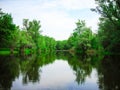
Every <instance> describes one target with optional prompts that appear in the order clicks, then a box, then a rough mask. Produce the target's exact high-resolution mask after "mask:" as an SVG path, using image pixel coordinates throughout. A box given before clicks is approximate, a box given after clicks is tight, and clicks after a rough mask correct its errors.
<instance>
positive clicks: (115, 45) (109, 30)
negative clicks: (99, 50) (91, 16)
mask: <svg viewBox="0 0 120 90" xmlns="http://www.w3.org/2000/svg"><path fill="white" fill-rule="evenodd" d="M95 1H96V3H97V4H98V6H97V7H96V9H92V10H93V11H96V12H98V13H99V14H101V18H100V24H99V31H98V36H99V41H100V43H101V45H102V46H103V48H104V50H105V51H108V52H120V1H119V0H95Z"/></svg>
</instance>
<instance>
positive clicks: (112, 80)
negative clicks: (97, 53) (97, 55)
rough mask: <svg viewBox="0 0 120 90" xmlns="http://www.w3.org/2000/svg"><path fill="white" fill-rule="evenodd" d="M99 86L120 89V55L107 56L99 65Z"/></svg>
mask: <svg viewBox="0 0 120 90" xmlns="http://www.w3.org/2000/svg"><path fill="white" fill-rule="evenodd" d="M98 78H99V81H98V83H99V88H100V89H101V90H120V56H117V55H112V56H106V57H105V58H104V59H103V60H102V62H101V63H100V64H99V67H98Z"/></svg>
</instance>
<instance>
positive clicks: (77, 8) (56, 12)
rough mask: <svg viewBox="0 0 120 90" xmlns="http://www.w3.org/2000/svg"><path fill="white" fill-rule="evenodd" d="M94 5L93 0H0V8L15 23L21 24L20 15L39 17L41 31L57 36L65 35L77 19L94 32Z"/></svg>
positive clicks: (71, 29) (59, 38) (95, 26)
mask: <svg viewBox="0 0 120 90" xmlns="http://www.w3.org/2000/svg"><path fill="white" fill-rule="evenodd" d="M95 6H96V4H95V1H94V0H0V8H2V11H3V12H6V13H10V14H11V15H12V17H13V22H14V23H15V24H16V25H19V26H20V27H21V28H22V22H23V19H29V20H33V19H36V20H39V21H40V23H41V30H42V34H43V35H47V36H50V37H53V38H55V39H56V40H64V39H68V37H69V36H70V35H71V33H72V32H73V30H74V29H75V28H76V24H75V23H76V22H77V21H78V19H80V20H85V22H86V25H87V26H88V27H91V29H92V31H93V32H96V31H97V28H98V26H97V24H98V21H99V19H98V18H99V15H98V14H97V13H95V12H92V11H91V10H90V9H91V8H95Z"/></svg>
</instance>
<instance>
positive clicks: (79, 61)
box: [0, 52, 120, 90]
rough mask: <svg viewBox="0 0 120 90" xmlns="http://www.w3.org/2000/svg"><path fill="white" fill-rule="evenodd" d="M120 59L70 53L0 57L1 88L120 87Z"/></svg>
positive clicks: (74, 89) (94, 89) (106, 89)
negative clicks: (101, 58) (99, 58)
mask: <svg viewBox="0 0 120 90" xmlns="http://www.w3.org/2000/svg"><path fill="white" fill-rule="evenodd" d="M119 59H120V56H107V57H104V58H103V60H98V56H87V55H82V56H76V55H74V54H70V53H67V52H65V53H63V52H56V53H50V54H41V55H36V54H34V55H23V56H19V55H18V56H15V55H14V56H13V55H10V56H0V88H2V89H5V90H7V89H8V90H9V89H13V90H16V89H22V90H23V89H43V90H52V89H54V90H56V89H57V90H60V89H62V90H66V89H68V90H78V89H81V90H90V89H91V90H98V89H100V90H119V89H120V84H119V82H120V78H119V76H120V70H119V68H120V61H119ZM96 70H97V72H96ZM97 76H98V77H97Z"/></svg>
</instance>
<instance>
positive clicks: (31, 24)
mask: <svg viewBox="0 0 120 90" xmlns="http://www.w3.org/2000/svg"><path fill="white" fill-rule="evenodd" d="M23 26H24V29H25V30H27V32H28V34H29V35H30V36H31V37H32V39H33V41H34V43H35V45H36V50H38V49H39V46H38V39H39V35H40V32H41V30H40V28H41V25H40V21H37V20H33V21H29V20H28V19H24V20H23Z"/></svg>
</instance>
